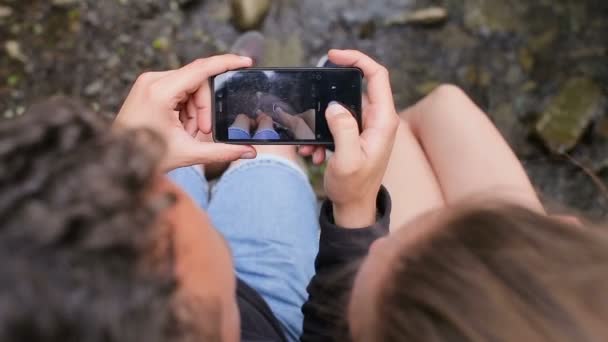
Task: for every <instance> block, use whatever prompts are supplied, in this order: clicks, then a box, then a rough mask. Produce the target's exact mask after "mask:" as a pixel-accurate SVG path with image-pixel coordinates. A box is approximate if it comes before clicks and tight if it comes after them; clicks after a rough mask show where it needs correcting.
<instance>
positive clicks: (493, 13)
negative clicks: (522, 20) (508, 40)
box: [464, 0, 522, 35]
mask: <svg viewBox="0 0 608 342" xmlns="http://www.w3.org/2000/svg"><path fill="white" fill-rule="evenodd" d="M514 8H515V6H513V4H511V3H510V2H509V1H505V0H466V1H465V3H464V24H465V26H466V27H468V28H469V29H470V30H473V31H475V32H478V33H481V34H484V35H487V34H490V33H495V32H499V33H504V32H511V31H514V30H515V29H516V28H518V27H522V25H520V24H519V21H518V18H519V16H517V15H516V13H515V12H514Z"/></svg>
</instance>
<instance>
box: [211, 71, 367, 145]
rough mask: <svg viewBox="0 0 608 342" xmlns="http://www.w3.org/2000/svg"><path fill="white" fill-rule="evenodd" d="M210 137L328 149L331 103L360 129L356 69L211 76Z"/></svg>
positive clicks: (231, 140)
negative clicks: (350, 116)
mask: <svg viewBox="0 0 608 342" xmlns="http://www.w3.org/2000/svg"><path fill="white" fill-rule="evenodd" d="M212 85H213V92H214V112H215V113H214V138H215V140H217V141H221V142H228V143H245V144H264V143H265V144H332V143H333V139H332V136H331V133H330V131H329V127H328V126H327V122H326V120H325V109H326V108H327V106H328V104H329V103H330V102H331V101H337V102H339V103H341V104H342V105H343V106H345V107H346V108H347V109H349V110H350V111H351V113H352V114H353V115H354V116H355V118H356V119H357V122H358V123H359V126H361V71H360V70H359V69H356V68H310V69H303V68H293V69H288V68H286V69H256V68H252V69H243V70H237V71H229V72H226V73H223V74H221V75H218V76H216V77H215V78H214V79H213V82H212Z"/></svg>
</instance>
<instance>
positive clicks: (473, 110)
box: [401, 85, 543, 212]
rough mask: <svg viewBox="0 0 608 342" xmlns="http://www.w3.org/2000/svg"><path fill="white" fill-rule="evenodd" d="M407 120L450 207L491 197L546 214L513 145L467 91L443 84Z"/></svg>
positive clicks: (407, 114)
mask: <svg viewBox="0 0 608 342" xmlns="http://www.w3.org/2000/svg"><path fill="white" fill-rule="evenodd" d="M402 117H403V118H404V119H405V120H406V122H408V123H409V125H410V126H411V127H412V129H413V133H414V135H415V136H416V137H417V138H418V140H419V141H420V143H421V145H422V148H423V150H424V152H425V154H426V156H427V159H428V161H429V162H430V165H431V167H432V169H433V171H434V174H435V175H436V176H437V180H438V182H439V185H440V187H441V191H442V194H443V198H444V199H445V202H446V205H448V206H450V205H452V204H455V203H458V202H460V201H462V200H464V199H467V198H471V197H484V198H486V199H487V198H488V197H490V199H497V200H504V201H511V202H514V203H518V204H521V205H524V206H527V207H529V208H531V209H534V210H538V211H541V212H542V211H543V206H542V204H541V203H540V201H539V200H538V197H537V195H536V193H535V191H534V189H533V187H532V185H531V184H530V180H529V179H528V176H527V175H526V172H525V171H524V169H523V167H522V165H521V163H520V162H519V160H518V159H517V157H516V156H515V154H514V153H513V151H512V150H511V148H510V147H509V145H508V144H507V143H506V142H505V140H504V139H503V138H502V136H501V135H500V133H499V132H498V130H497V129H496V127H495V126H494V125H493V124H492V122H490V120H489V119H488V117H487V116H486V114H484V113H483V112H482V111H481V110H480V109H479V108H478V107H477V106H476V105H475V104H474V103H473V102H472V101H471V100H470V99H469V98H468V97H467V96H466V95H465V94H464V92H463V91H462V90H460V89H459V88H457V87H455V86H451V85H444V86H440V87H439V88H437V89H436V90H435V91H434V92H433V93H431V94H430V95H429V96H428V97H426V98H425V99H423V100H422V101H420V102H419V103H417V104H416V105H415V106H413V107H412V108H410V109H408V110H407V111H406V112H404V113H403V114H402ZM407 167H408V165H401V168H407ZM401 191H406V190H401Z"/></svg>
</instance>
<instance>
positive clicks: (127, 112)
mask: <svg viewBox="0 0 608 342" xmlns="http://www.w3.org/2000/svg"><path fill="white" fill-rule="evenodd" d="M251 65H252V61H251V59H250V58H248V57H240V56H236V55H221V56H214V57H209V58H204V59H198V60H196V61H194V62H192V63H190V64H188V65H186V66H184V67H182V68H180V69H177V70H170V71H163V72H147V73H144V74H142V75H141V76H139V78H138V79H137V81H135V84H134V85H133V88H132V89H131V92H130V93H129V95H128V97H127V99H126V100H125V103H124V104H123V106H122V108H121V109H120V112H119V113H118V116H117V117H116V121H115V124H116V125H117V126H119V127H126V128H151V129H153V130H155V131H157V132H158V133H160V134H161V135H162V136H163V138H164V139H165V141H166V143H167V147H168V151H167V155H166V158H165V160H164V161H163V163H162V168H163V171H170V170H173V169H176V168H178V167H183V166H190V165H196V164H207V163H215V162H230V161H234V160H237V159H240V158H245V159H250V158H255V156H256V151H255V149H254V148H253V147H252V146H247V145H229V144H219V143H212V142H201V141H199V140H197V139H196V135H197V133H198V132H202V133H206V134H208V133H211V89H209V82H208V79H209V77H211V76H214V75H218V74H221V73H223V72H225V71H228V70H234V69H239V68H245V67H250V66H251Z"/></svg>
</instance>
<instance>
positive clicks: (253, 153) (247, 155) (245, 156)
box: [241, 151, 255, 159]
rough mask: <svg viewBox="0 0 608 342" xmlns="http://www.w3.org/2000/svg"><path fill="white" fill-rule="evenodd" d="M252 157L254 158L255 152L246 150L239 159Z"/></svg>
mask: <svg viewBox="0 0 608 342" xmlns="http://www.w3.org/2000/svg"><path fill="white" fill-rule="evenodd" d="M253 158H255V152H253V151H248V152H245V153H243V154H242V155H241V159H253Z"/></svg>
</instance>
